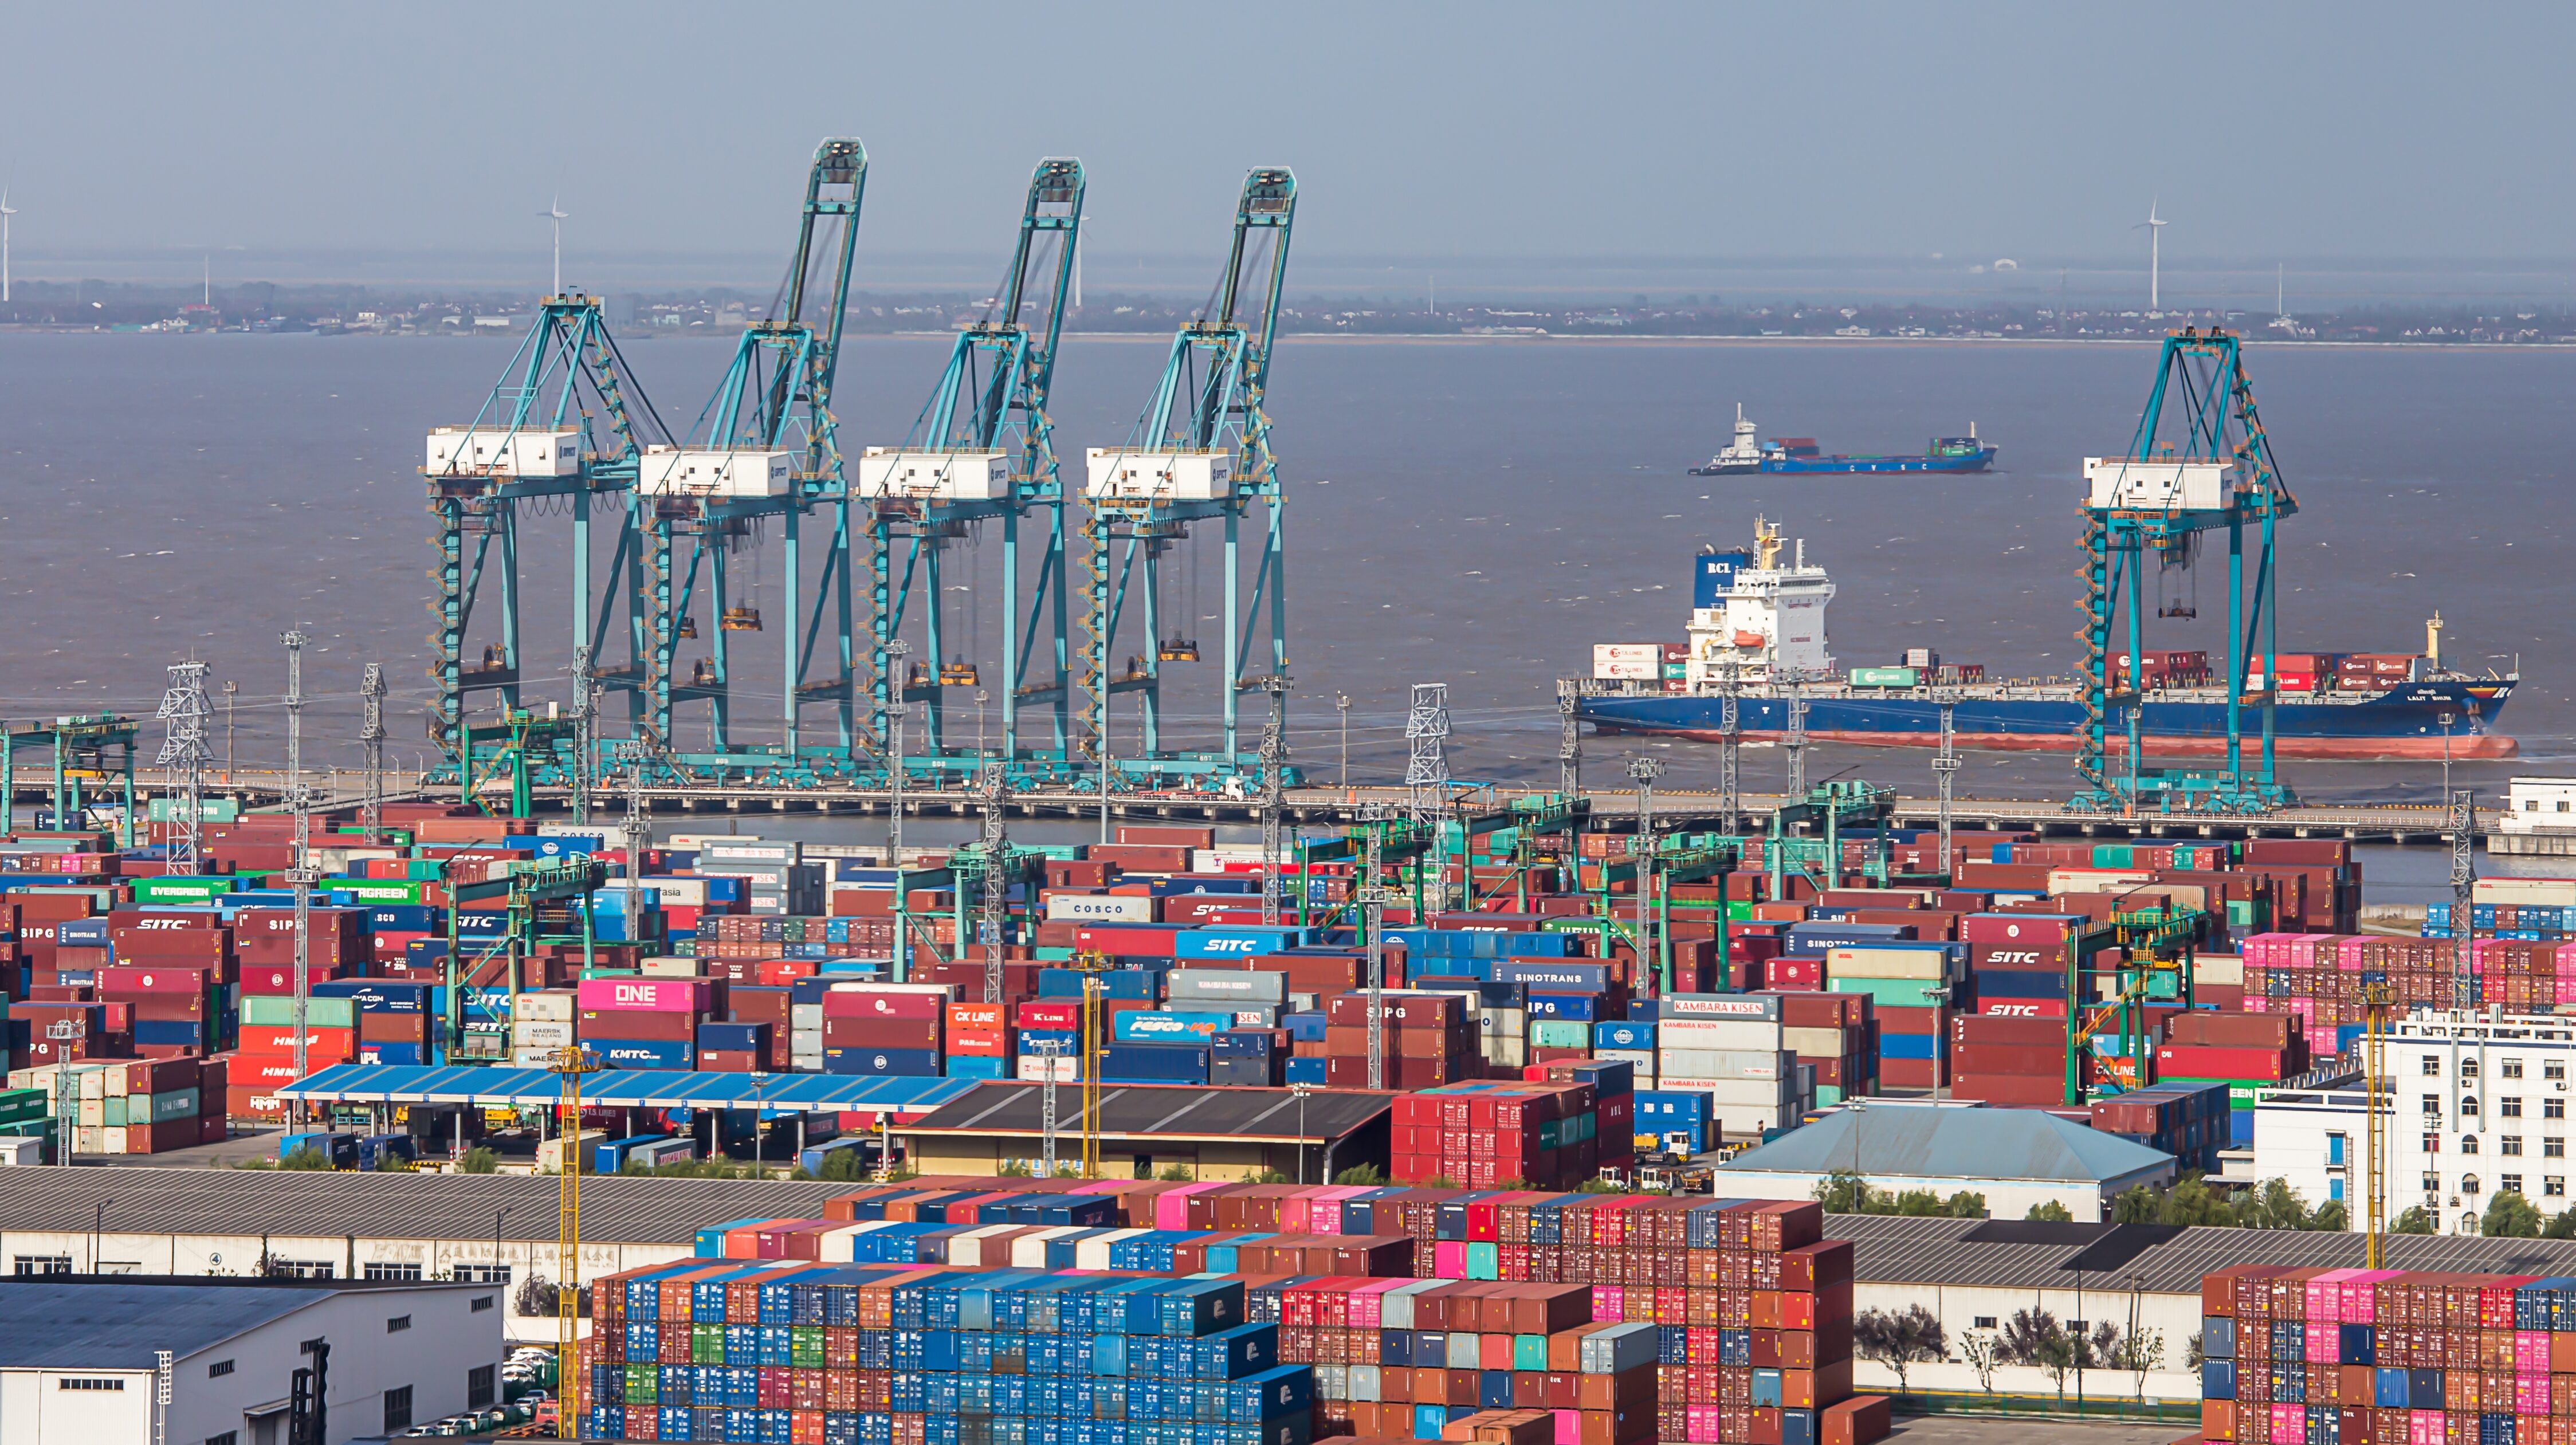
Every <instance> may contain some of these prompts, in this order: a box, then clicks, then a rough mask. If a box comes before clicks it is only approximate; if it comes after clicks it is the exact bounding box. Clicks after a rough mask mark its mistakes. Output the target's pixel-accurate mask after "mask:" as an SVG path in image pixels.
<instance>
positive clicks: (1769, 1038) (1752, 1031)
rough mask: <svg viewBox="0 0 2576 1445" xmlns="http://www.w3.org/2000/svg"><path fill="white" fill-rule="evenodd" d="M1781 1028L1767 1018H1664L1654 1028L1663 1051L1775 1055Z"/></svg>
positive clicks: (1778, 1047) (1658, 1044) (1657, 1042)
mask: <svg viewBox="0 0 2576 1445" xmlns="http://www.w3.org/2000/svg"><path fill="white" fill-rule="evenodd" d="M1780 1035H1781V1029H1780V1025H1779V1024H1777V1023H1775V1022H1772V1021H1770V1020H1766V1019H1665V1020H1664V1021H1663V1022H1661V1023H1659V1024H1657V1025H1656V1026H1655V1043H1656V1045H1657V1046H1658V1047H1660V1048H1663V1049H1667V1050H1670V1049H1726V1050H1736V1051H1744V1050H1750V1051H1752V1052H1755V1053H1764V1054H1776V1053H1778V1052H1779V1051H1780V1046H1781V1037H1780Z"/></svg>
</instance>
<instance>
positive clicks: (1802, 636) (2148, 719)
mask: <svg viewBox="0 0 2576 1445" xmlns="http://www.w3.org/2000/svg"><path fill="white" fill-rule="evenodd" d="M1781 552H1782V544H1781V542H1780V538H1779V532H1778V529H1777V528H1774V527H1772V526H1770V525H1769V524H1767V523H1764V522H1761V521H1759V520H1758V519H1757V521H1756V523H1755V543H1754V546H1753V548H1752V549H1751V550H1749V551H1734V552H1721V551H1716V550H1713V549H1712V550H1710V551H1706V552H1703V553H1701V554H1700V556H1699V557H1698V558H1697V560H1696V564H1695V566H1696V575H1695V577H1694V579H1693V597H1692V603H1693V610H1692V614H1691V624H1690V629H1689V636H1690V641H1689V642H1688V643H1685V644H1657V643H1632V644H1606V645H1603V646H1598V647H1595V648H1594V649H1593V678H1594V680H1595V682H1596V683H1599V684H1602V685H1604V686H1605V687H1607V688H1608V689H1610V690H1609V691H1606V692H1602V693H1599V694H1596V695H1593V696H1590V697H1587V698H1586V699H1585V700H1584V702H1583V705H1582V708H1581V713H1580V715H1581V717H1582V718H1583V720H1585V721H1587V722H1590V723H1591V724H1592V725H1593V726H1594V727H1595V728H1597V729H1598V730H1599V731H1601V732H1603V733H1642V734H1653V735H1659V736H1668V737H1679V738H1688V739H1691V740H1694V741H1701V742H1714V741H1720V740H1722V739H1723V738H1724V737H1725V718H1724V711H1725V694H1726V692H1727V691H1728V689H1729V688H1730V686H1731V687H1732V688H1733V690H1734V692H1735V695H1736V708H1737V728H1738V731H1739V733H1740V735H1741V736H1742V737H1744V738H1746V739H1749V740H1773V739H1777V738H1780V737H1782V736H1785V735H1786V734H1787V733H1788V732H1789V730H1790V726H1789V724H1790V718H1789V712H1790V703H1791V699H1792V697H1793V695H1794V697H1795V698H1796V700H1797V701H1798V703H1799V704H1800V705H1801V706H1802V707H1803V708H1804V710H1805V717H1804V730H1805V735H1806V736H1807V737H1808V738H1809V739H1811V740H1814V741H1819V742H1835V743H1851V744H1858V745H1862V746H1879V747H1935V746H1938V745H1939V743H1940V736H1941V702H1940V699H1941V698H1942V697H1943V696H1945V695H1946V696H1948V697H1949V698H1951V699H1952V700H1953V701H1952V706H1953V709H1954V711H1953V714H1952V716H1953V723H1954V727H1955V729H1956V734H1955V735H1956V739H1957V743H1958V745H1959V746H1960V747H1963V748H1969V749H1975V750H1980V751H1996V752H2073V751H2074V750H2075V749H2076V747H2077V745H2078V743H2079V742H2080V741H2081V735H2082V730H2083V727H2084V722H2085V712H2084V702H2083V697H2082V694H2081V692H2080V690H2079V689H2078V687H2077V685H2076V684H2075V683H2074V682H2073V681H2071V680H2068V679H2065V678H2047V679H2033V680H2017V681H1995V680H1992V679H1989V678H1988V677H1987V676H1986V674H1985V670H1984V669H1983V668H1982V667H1978V666H1957V665H1943V664H1942V663H1941V661H1940V658H1939V656H1938V654H1937V653H1934V652H1932V651H1930V650H1928V649H1917V650H1915V651H1914V652H1913V653H1911V654H1909V656H1908V658H1907V663H1908V665H1905V666H1898V667H1874V668H1873V667H1863V668H1854V669H1851V670H1849V671H1848V672H1845V671H1841V670H1838V669H1837V668H1836V666H1835V663H1834V659H1833V657H1832V656H1831V655H1830V654H1829V653H1828V652H1827V651H1826V637H1825V616H1824V614H1825V606H1826V604H1827V603H1828V602H1830V601H1831V600H1832V599H1833V596H1834V584H1833V579H1832V578H1831V576H1830V575H1828V574H1827V572H1826V571H1825V569H1824V568H1822V567H1817V566H1812V565H1810V564H1809V563H1808V562H1807V561H1806V557H1805V548H1804V545H1803V544H1801V545H1800V546H1799V547H1798V548H1797V549H1796V551H1795V553H1794V554H1793V555H1792V556H1791V557H1790V558H1788V559H1787V560H1786V561H1785V562H1784V560H1783V559H1782V556H1781ZM2426 634H2427V645H2426V650H2425V652H2424V653H2422V654H2394V653H2379V654H2371V653H2359V654H2335V653H2300V654H2289V653H2283V654H2281V655H2280V656H2279V657H2278V658H2277V659H2275V662H2276V663H2277V664H2278V665H2277V666H2276V667H2275V668H2274V669H2273V671H2274V674H2275V675H2274V677H2273V679H2272V682H2273V684H2274V687H2273V692H2274V696H2275V697H2276V698H2277V700H2278V704H2279V705H2278V706H2277V707H2276V708H2275V709H2274V713H2273V738H2274V745H2275V749H2276V751H2277V753H2278V754H2279V756H2281V757H2285V758H2333V759H2347V760H2364V761H2392V760H2406V759H2416V760H2422V759H2439V758H2442V757H2445V756H2448V757H2452V758H2455V759H2462V760H2467V759H2498V758H2510V757H2513V756H2514V755H2515V752H2516V745H2515V742H2514V740H2513V739H2512V738H2510V737H2508V736H2505V735H2504V734H2502V733H2500V732H2497V731H2495V723H2496V718H2497V715H2498V714H2499V713H2501V712H2502V711H2503V709H2504V704H2505V702H2506V701H2507V700H2508V699H2509V698H2511V697H2512V695H2513V690H2514V687H2515V685H2516V684H2517V683H2518V682H2519V680H2520V679H2519V676H2518V675H2512V674H2508V675H2503V676H2494V675H2490V676H2487V677H2471V676H2468V675H2465V674H2462V673H2458V672H2454V671H2451V670H2449V669H2447V668H2445V667H2443V666H2442V663H2441V653H2440V635H2441V621H2440V619H2439V618H2438V617H2437V618H2435V619H2434V620H2433V621H2432V622H2430V623H2428V624H2427V627H2426ZM2114 665H2115V668H2116V669H2117V671H2116V672H2115V675H2114V682H2115V685H2125V680H2126V676H2127V674H2128V673H2129V671H2130V670H2131V669H2130V664H2129V660H2128V659H2127V658H2126V657H2125V656H2122V657H2117V658H2115V659H2114ZM2261 665H2262V659H2260V658H2257V659H2254V666H2255V667H2256V668H2257V669H2259V668H2260V667H2261ZM2223 666H2224V664H2223V663H2222V664H2221V667H2222V668H2223ZM2135 671H2136V672H2137V674H2138V676H2139V678H2140V681H2141V683H2142V689H2141V694H2140V702H2139V703H2138V707H2139V712H2140V722H2141V725H2142V726H2143V728H2144V730H2145V734H2146V737H2147V740H2148V742H2149V744H2150V745H2151V746H2152V747H2153V748H2154V749H2155V750H2156V751H2157V752H2159V753H2162V754H2166V755H2179V756H2185V757H2207V756H2221V755H2224V753H2225V752H2226V749H2227V693H2226V687H2225V683H2224V679H2222V678H2220V677H2218V676H2216V675H2214V674H2213V673H2212V672H2211V664H2210V659H2209V655H2208V654H2207V653H2202V652H2161V653H2148V654H2146V655H2145V656H2144V657H2143V658H2142V659H2141V660H2140V662H2139V664H2138V665H2137V667H2136V669H2135ZM2245 681H2246V688H2247V690H2248V691H2249V692H2259V691H2262V690H2263V688H2264V686H2265V678H2264V676H2263V674H2262V672H2261V671H2259V670H2256V671H2252V672H2250V673H2249V675H2248V676H2247V678H2246V680H2245ZM2240 718H2241V719H2242V726H2243V728H2244V733H2243V736H2244V738H2245V741H2246V746H2247V747H2248V748H2249V749H2250V748H2251V747H2253V746H2255V745H2257V744H2258V743H2259V742H2260V739H2261V721H2260V715H2259V714H2256V715H2253V716H2251V717H2247V716H2245V715H2244V714H2242V713H2241V712H2240ZM2110 731H2111V732H2112V734H2113V735H2114V736H2113V740H2112V747H2113V749H2114V750H2115V751H2117V752H2123V753H2125V752H2126V750H2127V747H2126V742H2125V739H2122V738H2120V737H2118V736H2117V735H2118V734H2119V732H2120V731H2121V729H2120V728H2119V727H2118V726H2117V725H2116V723H2115V725H2114V726H2113V727H2112V728H2111V729H2110Z"/></svg>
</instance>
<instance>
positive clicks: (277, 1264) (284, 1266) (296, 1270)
mask: <svg viewBox="0 0 2576 1445" xmlns="http://www.w3.org/2000/svg"><path fill="white" fill-rule="evenodd" d="M268 1272H269V1273H270V1274H272V1275H276V1276H279V1277H281V1278H284V1279H334V1278H337V1277H338V1272H337V1271H336V1270H334V1269H333V1268H332V1267H331V1261H329V1260H327V1259H275V1260H271V1261H269V1265H268Z"/></svg>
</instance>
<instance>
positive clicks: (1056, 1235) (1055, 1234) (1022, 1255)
mask: <svg viewBox="0 0 2576 1445" xmlns="http://www.w3.org/2000/svg"><path fill="white" fill-rule="evenodd" d="M1057 1162H1058V1163H1059V1164H1061V1163H1062V1162H1063V1161H1062V1160H1061V1159H1059V1160H1058V1161H1057ZM1074 1231H1075V1226H1073V1225H1070V1224H1050V1225H1048V1226H1047V1227H1046V1228H1044V1229H1033V1230H1030V1231H1029V1232H1028V1233H1026V1234H1023V1235H1021V1236H1020V1237H1019V1238H1017V1239H1014V1240H1012V1241H1011V1268H1013V1269H1044V1268H1046V1256H1047V1250H1046V1247H1047V1241H1048V1240H1050V1239H1062V1238H1063V1237H1064V1236H1066V1235H1068V1234H1071V1233H1073V1232H1074Z"/></svg>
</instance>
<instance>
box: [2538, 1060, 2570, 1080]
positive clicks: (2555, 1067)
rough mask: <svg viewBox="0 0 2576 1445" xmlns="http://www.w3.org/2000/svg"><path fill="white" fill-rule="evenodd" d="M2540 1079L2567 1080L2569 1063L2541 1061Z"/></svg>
mask: <svg viewBox="0 0 2576 1445" xmlns="http://www.w3.org/2000/svg"><path fill="white" fill-rule="evenodd" d="M2540 1077H2542V1078H2544V1079H2564V1078H2566V1077H2567V1061H2566V1060H2564V1059H2543V1060H2541V1061H2540Z"/></svg>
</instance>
